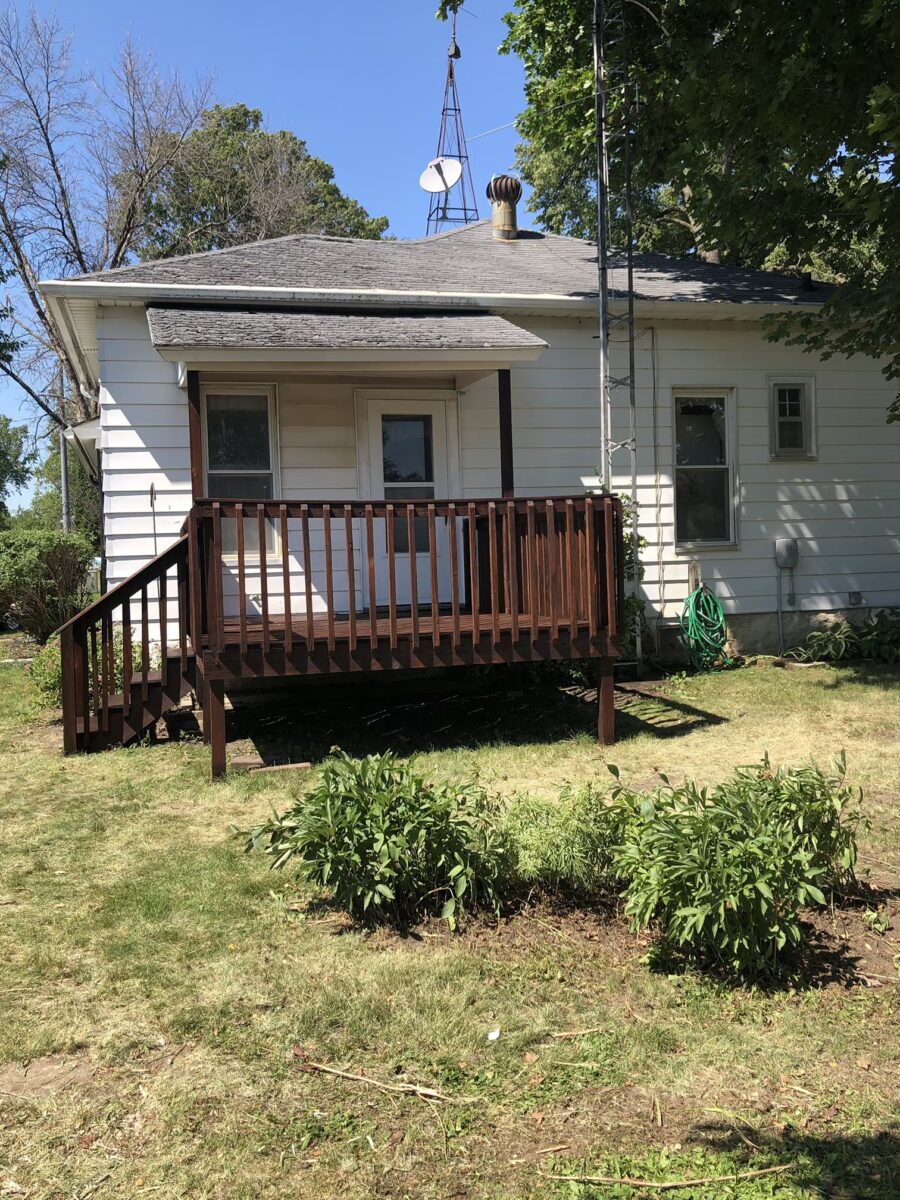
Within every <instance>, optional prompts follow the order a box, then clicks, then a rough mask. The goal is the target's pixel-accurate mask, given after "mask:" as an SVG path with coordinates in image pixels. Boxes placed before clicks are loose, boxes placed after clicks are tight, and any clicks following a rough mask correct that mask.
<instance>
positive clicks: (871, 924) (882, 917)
mask: <svg viewBox="0 0 900 1200" xmlns="http://www.w3.org/2000/svg"><path fill="white" fill-rule="evenodd" d="M862 919H863V921H865V923H866V927H867V928H868V929H869V930H870V931H871V932H872V933H877V934H878V936H879V937H884V935H885V934H886V933H887V931H888V930H889V929H890V927H891V922H890V918H889V917H888V915H887V913H886V912H881V911H879V909H877V908H867V909H866V911H865V912H864V913H863V915H862Z"/></svg>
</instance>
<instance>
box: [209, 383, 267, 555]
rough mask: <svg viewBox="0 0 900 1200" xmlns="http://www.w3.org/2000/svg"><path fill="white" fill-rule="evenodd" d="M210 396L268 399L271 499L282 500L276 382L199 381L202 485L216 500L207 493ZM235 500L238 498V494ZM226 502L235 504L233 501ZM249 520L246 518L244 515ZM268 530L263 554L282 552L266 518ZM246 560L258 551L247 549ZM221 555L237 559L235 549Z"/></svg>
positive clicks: (254, 473)
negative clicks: (207, 403) (254, 396)
mask: <svg viewBox="0 0 900 1200" xmlns="http://www.w3.org/2000/svg"><path fill="white" fill-rule="evenodd" d="M210 395H213V396H229V395H231V396H246V395H250V396H253V395H260V396H262V395H265V397H266V399H267V400H268V406H269V407H268V417H269V464H270V467H269V469H270V470H271V472H272V500H273V501H275V500H280V499H281V456H280V453H279V449H280V447H279V432H280V431H279V424H278V385H277V384H275V383H257V382H255V381H254V380H247V382H245V383H242V382H233V383H203V382H201V384H200V441H201V445H202V449H203V487H204V491H205V497H206V499H215V497H212V496H210V494H209V447H208V437H207V435H208V426H207V407H206V401H207V397H208V396H210ZM216 473H218V474H220V475H262V474H264V472H263V471H219V472H214V474H216ZM236 499H237V502H239V501H240V497H237V498H236ZM228 503H235V501H234V500H231V501H228ZM247 519H249V518H247ZM268 529H269V530H270V531H271V534H272V540H271V544H269V539H268V538H266V554H267V555H270V554H271V555H278V554H280V553H281V533H280V528H279V526H278V525H277V524H276V523H275V522H274V521H271V520H270V521H268ZM246 556H247V559H248V560H257V559H258V558H259V555H258V552H257V551H247V552H246ZM222 558H223V560H224V561H225V562H228V563H236V562H237V561H238V553H237V550H234V551H229V550H225V551H223V554H222Z"/></svg>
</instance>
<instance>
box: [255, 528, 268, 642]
mask: <svg viewBox="0 0 900 1200" xmlns="http://www.w3.org/2000/svg"><path fill="white" fill-rule="evenodd" d="M256 524H257V528H258V530H259V591H260V607H261V608H262V648H263V654H268V653H269V559H268V553H267V550H266V540H267V539H266V509H265V505H264V504H257V506H256Z"/></svg>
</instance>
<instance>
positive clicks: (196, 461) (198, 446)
mask: <svg viewBox="0 0 900 1200" xmlns="http://www.w3.org/2000/svg"><path fill="white" fill-rule="evenodd" d="M187 394H188V442H189V444H190V454H191V494H192V496H193V498H194V499H195V500H199V499H200V497H201V496H202V495H203V493H204V491H205V488H204V486H203V432H202V421H201V413H200V375H199V373H198V372H197V371H188V373H187Z"/></svg>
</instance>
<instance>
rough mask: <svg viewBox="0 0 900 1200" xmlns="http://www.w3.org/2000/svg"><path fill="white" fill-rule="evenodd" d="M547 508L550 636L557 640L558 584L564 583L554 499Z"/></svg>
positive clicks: (548, 502) (549, 501)
mask: <svg viewBox="0 0 900 1200" xmlns="http://www.w3.org/2000/svg"><path fill="white" fill-rule="evenodd" d="M546 510H547V566H546V575H547V596H548V599H549V602H550V613H549V616H550V636H551V638H552V639H553V641H554V642H555V641H556V640H557V638H558V637H559V610H560V605H559V604H558V603H557V596H558V595H559V590H560V588H558V586H557V585H561V584H562V579H561V577H560V571H559V551H558V549H557V539H556V505H555V504H554V503H553V501H552V500H548V501H547V504H546Z"/></svg>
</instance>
